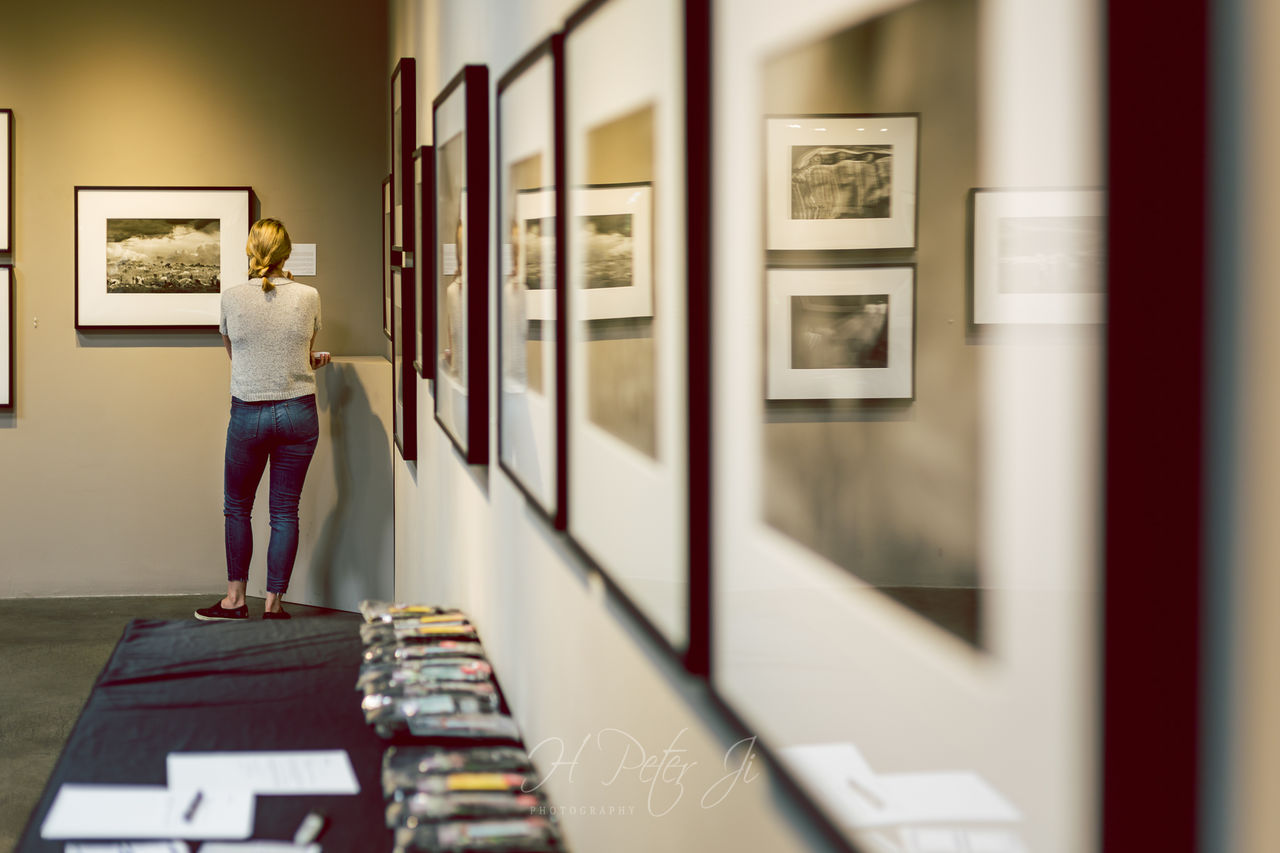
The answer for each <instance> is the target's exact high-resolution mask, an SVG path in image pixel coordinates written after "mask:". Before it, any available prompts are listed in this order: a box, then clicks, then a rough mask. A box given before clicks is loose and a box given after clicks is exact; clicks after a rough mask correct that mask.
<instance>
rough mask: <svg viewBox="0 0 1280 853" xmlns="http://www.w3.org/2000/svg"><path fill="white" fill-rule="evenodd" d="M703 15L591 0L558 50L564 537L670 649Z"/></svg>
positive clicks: (681, 621) (679, 576) (680, 607)
mask: <svg viewBox="0 0 1280 853" xmlns="http://www.w3.org/2000/svg"><path fill="white" fill-rule="evenodd" d="M702 8H703V6H702V4H700V3H685V2H678V0H661V2H653V0H608V2H589V3H586V4H584V5H583V6H582V7H581V8H579V9H578V10H577V11H576V12H575V13H574V14H572V15H571V16H570V17H569V20H568V22H567V23H566V26H565V47H564V51H565V75H564V80H565V130H564V133H565V151H566V169H565V172H566V177H565V186H566V187H567V188H568V189H567V192H566V193H565V196H566V198H565V201H566V205H567V210H566V213H565V221H566V224H567V227H566V228H565V230H564V235H565V243H564V249H563V252H562V257H563V263H564V266H565V267H566V270H565V290H566V312H567V319H566V325H565V329H564V337H565V346H566V350H567V359H568V373H567V387H566V393H567V395H568V415H567V428H568V474H569V502H570V503H569V512H568V531H569V534H570V536H571V538H572V539H573V541H574V542H575V543H576V544H577V546H578V547H579V548H580V549H581V550H582V552H583V553H584V554H585V556H586V557H587V558H588V560H589V561H590V562H592V563H593V564H594V565H595V566H596V567H598V568H599V570H600V572H601V574H602V576H603V577H604V578H605V580H606V582H607V583H608V584H610V585H611V586H612V587H613V588H614V589H616V590H617V591H618V592H619V593H620V595H621V598H622V600H624V601H626V602H627V603H628V604H629V605H630V606H631V607H632V609H633V610H634V611H635V612H636V613H637V614H639V616H640V617H641V618H642V620H643V622H644V623H645V624H646V625H647V626H648V627H649V628H650V630H652V632H653V633H654V634H655V636H657V637H660V638H661V639H662V641H663V642H665V643H666V644H668V645H669V646H670V647H671V648H672V649H673V650H675V651H676V653H677V654H680V655H684V654H685V653H686V652H687V651H688V650H689V644H690V637H691V632H690V613H691V609H690V577H691V564H692V560H691V553H692V551H693V544H692V540H691V535H690V522H689V518H690V513H691V511H692V510H693V508H695V507H696V506H697V504H696V502H695V501H694V500H693V499H691V497H690V495H691V491H692V487H691V479H690V466H689V460H690V443H691V439H690V436H691V433H692V427H691V422H692V418H693V412H692V411H691V406H690V395H689V393H688V388H689V385H690V382H691V378H690V377H691V376H693V377H695V378H696V377H697V376H699V375H700V372H699V369H698V367H697V365H696V364H695V362H694V360H693V359H692V358H691V352H692V350H691V343H690V327H691V323H692V322H693V321H692V320H691V310H692V309H693V307H694V306H695V305H700V304H702V303H701V302H699V295H700V294H701V293H702V292H703V289H704V288H706V287H707V281H706V276H705V275H704V274H702V273H699V274H698V275H697V276H696V278H691V275H690V269H691V268H692V267H693V266H694V260H693V257H692V256H693V255H694V254H695V252H696V251H701V250H702V249H703V248H704V241H697V242H696V243H695V242H693V241H690V240H689V238H688V234H689V233H690V229H691V228H693V227H700V226H701V225H702V224H703V223H704V221H705V217H704V216H703V215H702V214H700V213H699V214H696V215H695V216H693V217H690V215H689V205H690V204H692V203H693V199H694V198H700V196H696V195H695V194H694V192H693V190H692V189H691V187H695V186H701V182H702V181H704V180H705V179H707V178H708V175H707V169H706V167H704V166H701V165H700V166H698V167H697V168H693V167H691V166H690V162H691V152H693V151H698V152H700V151H701V148H699V147H697V145H698V142H697V141H698V140H700V139H704V137H703V136H700V134H701V133H702V132H703V130H704V129H705V128H704V127H703V125H702V124H701V122H702V121H704V117H705V116H706V112H707V111H705V110H697V111H695V112H693V113H692V116H693V118H692V119H691V117H690V116H691V113H690V112H688V111H687V108H688V106H689V103H690V98H691V96H690V94H689V93H690V92H691V91H694V92H696V91H700V90H699V89H698V88H697V87H698V85H699V82H700V81H701V80H702V78H701V77H696V76H695V75H694V74H693V72H692V71H691V70H690V69H687V68H686V66H685V57H686V55H687V54H686V46H687V45H686V39H692V38H695V37H696V33H698V32H701V30H699V29H698V28H697V27H696V26H691V25H690V23H691V20H695V19H691V18H690V15H691V14H692V12H691V10H694V11H696V10H698V9H702ZM696 20H700V19H696ZM696 20H695V23H696ZM694 53H695V54H697V52H696V51H695V52H694ZM697 55H700V54H697ZM530 218H534V217H533V216H531V217H530ZM534 310H538V309H534ZM543 310H545V309H543ZM701 340H702V339H701V338H700V339H699V341H701Z"/></svg>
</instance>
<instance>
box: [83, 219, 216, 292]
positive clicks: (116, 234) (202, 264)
mask: <svg viewBox="0 0 1280 853" xmlns="http://www.w3.org/2000/svg"><path fill="white" fill-rule="evenodd" d="M221 275H222V229H221V221H220V220H217V219H108V220H107V293H109V294H110V293H217V292H218V291H219V290H220V289H221V285H222V281H221Z"/></svg>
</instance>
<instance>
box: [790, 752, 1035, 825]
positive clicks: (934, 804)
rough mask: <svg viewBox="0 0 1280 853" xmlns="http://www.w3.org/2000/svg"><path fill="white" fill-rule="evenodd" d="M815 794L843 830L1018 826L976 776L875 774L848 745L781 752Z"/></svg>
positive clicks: (1011, 810)
mask: <svg viewBox="0 0 1280 853" xmlns="http://www.w3.org/2000/svg"><path fill="white" fill-rule="evenodd" d="M782 755H783V758H784V760H786V762H787V763H788V764H790V765H791V766H792V767H793V769H795V770H796V771H797V773H798V775H799V776H800V778H802V779H804V780H805V781H806V782H807V783H808V784H809V785H810V787H811V788H812V789H813V791H814V793H815V794H816V795H817V796H818V797H819V798H821V799H823V800H825V801H826V802H827V804H828V805H829V807H830V808H831V809H832V811H833V812H835V813H836V814H837V815H838V816H839V817H840V819H841V821H842V822H843V823H844V824H846V825H847V826H851V827H855V828H861V829H866V828H871V827H885V826H909V825H912V824H939V823H948V824H956V823H959V824H966V823H1016V822H1018V821H1019V820H1021V815H1020V814H1019V813H1018V810H1017V809H1016V808H1015V807H1014V806H1013V804H1012V803H1010V802H1009V801H1008V800H1007V799H1006V798H1005V797H1004V796H1003V795H1001V793H1000V792H999V791H997V790H996V789H995V788H993V787H992V786H991V785H989V784H988V783H987V782H986V780H984V779H983V778H982V777H981V776H979V775H978V774H977V773H972V772H969V771H939V772H934V773H880V774H878V773H876V772H875V771H874V770H873V769H872V768H871V765H870V764H868V763H867V761H866V759H865V758H863V756H862V753H861V752H859V751H858V749H857V747H855V746H854V745H853V744H851V743H829V744H806V745H803V746H794V747H787V748H785V749H783V750H782Z"/></svg>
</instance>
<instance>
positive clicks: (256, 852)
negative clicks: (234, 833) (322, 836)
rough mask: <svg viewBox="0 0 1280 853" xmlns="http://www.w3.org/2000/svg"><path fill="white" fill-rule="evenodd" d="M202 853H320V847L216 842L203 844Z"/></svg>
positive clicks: (273, 842) (253, 842) (280, 843)
mask: <svg viewBox="0 0 1280 853" xmlns="http://www.w3.org/2000/svg"><path fill="white" fill-rule="evenodd" d="M200 853H320V845H319V844H294V843H293V842H292V841H214V842H205V843H204V844H201V845H200Z"/></svg>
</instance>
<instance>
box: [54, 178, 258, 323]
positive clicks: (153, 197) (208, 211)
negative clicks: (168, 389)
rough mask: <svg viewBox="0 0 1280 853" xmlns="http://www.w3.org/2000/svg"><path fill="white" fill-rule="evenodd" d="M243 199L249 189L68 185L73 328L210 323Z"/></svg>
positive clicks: (232, 281) (232, 273) (237, 278)
mask: <svg viewBox="0 0 1280 853" xmlns="http://www.w3.org/2000/svg"><path fill="white" fill-rule="evenodd" d="M252 204H253V191H252V190H251V189H250V188H249V187H76V188H75V223H76V224H75V228H76V279H75V281H76V328H77V329H108V328H132V329H216V328H217V327H218V319H219V309H220V305H221V299H222V291H223V290H225V289H227V288H229V287H232V286H233V285H236V284H242V283H243V282H245V281H246V280H247V276H248V269H247V267H248V264H247V262H246V261H245V255H244V246H245V243H246V242H247V241H248V239H249V222H250V217H251V212H250V211H251V208H252Z"/></svg>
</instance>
